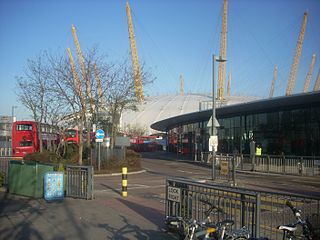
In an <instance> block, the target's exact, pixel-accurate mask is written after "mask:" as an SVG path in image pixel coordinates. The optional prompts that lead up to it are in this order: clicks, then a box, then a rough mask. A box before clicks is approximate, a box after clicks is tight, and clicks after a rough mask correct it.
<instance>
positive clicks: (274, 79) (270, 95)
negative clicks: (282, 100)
mask: <svg viewBox="0 0 320 240" xmlns="http://www.w3.org/2000/svg"><path fill="white" fill-rule="evenodd" d="M277 76H278V66H275V67H274V70H273V79H272V83H271V88H270V93H269V98H272V97H273V93H274V86H275V84H276V79H277Z"/></svg>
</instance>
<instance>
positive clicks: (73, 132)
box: [64, 128, 95, 145]
mask: <svg viewBox="0 0 320 240" xmlns="http://www.w3.org/2000/svg"><path fill="white" fill-rule="evenodd" d="M82 139H83V142H86V141H87V131H86V130H83V132H82ZM94 140H95V132H90V142H94ZM64 141H65V142H66V143H74V144H77V145H78V144H79V142H80V134H79V130H77V129H74V128H69V129H66V130H65V132H64Z"/></svg>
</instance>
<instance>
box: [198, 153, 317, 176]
mask: <svg viewBox="0 0 320 240" xmlns="http://www.w3.org/2000/svg"><path fill="white" fill-rule="evenodd" d="M226 159H229V160H228V161H229V162H230V161H232V159H233V161H234V162H233V164H232V165H231V166H234V167H235V169H236V170H243V171H256V172H265V173H277V174H287V175H297V176H319V175H320V156H284V155H261V156H250V155H249V154H216V159H215V166H216V167H217V168H218V169H219V168H220V167H221V166H220V165H221V161H222V162H223V161H226ZM200 162H203V163H206V164H209V165H211V164H212V157H211V153H210V152H202V153H201V159H200ZM230 164H231V162H230Z"/></svg>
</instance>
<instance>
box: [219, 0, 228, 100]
mask: <svg viewBox="0 0 320 240" xmlns="http://www.w3.org/2000/svg"><path fill="white" fill-rule="evenodd" d="M227 17H228V0H224V1H223V17H222V31H221V36H220V56H219V57H220V58H222V59H224V60H225V59H227V20H228V18H227ZM225 78H226V61H222V62H219V68H218V88H217V98H218V99H219V100H223V98H224V81H225Z"/></svg>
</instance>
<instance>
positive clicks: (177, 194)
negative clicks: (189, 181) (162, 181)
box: [167, 187, 181, 202]
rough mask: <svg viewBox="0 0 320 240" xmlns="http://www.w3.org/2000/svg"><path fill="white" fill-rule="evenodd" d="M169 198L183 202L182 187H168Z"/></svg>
mask: <svg viewBox="0 0 320 240" xmlns="http://www.w3.org/2000/svg"><path fill="white" fill-rule="evenodd" d="M167 198H168V200H170V201H173V202H181V189H180V188H177V187H168V192H167Z"/></svg>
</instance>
